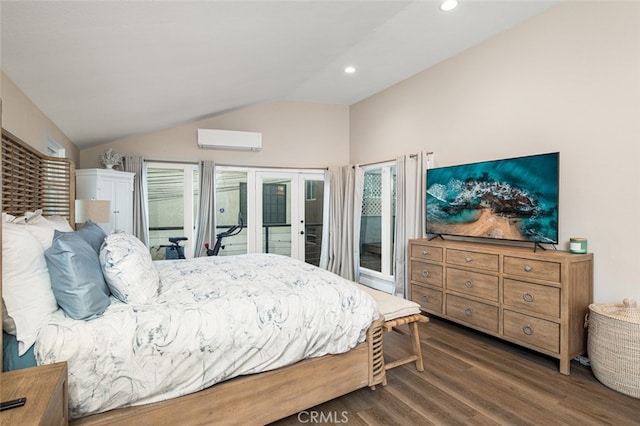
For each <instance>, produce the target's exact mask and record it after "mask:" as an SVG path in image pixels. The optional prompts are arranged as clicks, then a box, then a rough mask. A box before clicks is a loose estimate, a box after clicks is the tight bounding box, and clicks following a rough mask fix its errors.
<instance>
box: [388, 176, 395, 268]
mask: <svg viewBox="0 0 640 426" xmlns="http://www.w3.org/2000/svg"><path fill="white" fill-rule="evenodd" d="M390 169H391V170H390V172H391V182H390V185H391V191H389V192H390V193H391V200H390V203H389V207H390V210H391V211H390V212H389V214H388V216H387V217H389V218H390V220H391V224H390V229H389V232H390V234H391V235H390V238H389V239H388V240H387V241H389V246H390V247H389V254H390V258H389V259H387V265H389V270H390V271H391V275H395V270H394V263H395V262H394V261H393V260H394V258H395V257H394V251H393V250H394V248H395V244H394V242H395V240H396V239H395V230H396V166H391V167H390Z"/></svg>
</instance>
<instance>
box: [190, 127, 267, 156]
mask: <svg viewBox="0 0 640 426" xmlns="http://www.w3.org/2000/svg"><path fill="white" fill-rule="evenodd" d="M198 146H199V147H200V148H210V149H231V150H243V151H260V149H261V148H262V133H256V132H240V131H236V130H216V129H198Z"/></svg>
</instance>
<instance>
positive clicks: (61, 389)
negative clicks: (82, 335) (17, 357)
mask: <svg viewBox="0 0 640 426" xmlns="http://www.w3.org/2000/svg"><path fill="white" fill-rule="evenodd" d="M22 397H26V398H27V402H26V403H25V405H24V406H22V407H18V408H12V409H10V410H5V411H2V412H0V424H3V425H66V424H68V423H69V414H68V412H69V409H68V407H69V406H68V395H67V363H66V362H59V363H56V364H49V365H42V366H39V367H32V368H25V369H22V370H15V371H9V372H7V373H2V374H1V375H0V399H1V400H2V401H9V400H12V399H17V398H22Z"/></svg>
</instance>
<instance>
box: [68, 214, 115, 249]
mask: <svg viewBox="0 0 640 426" xmlns="http://www.w3.org/2000/svg"><path fill="white" fill-rule="evenodd" d="M75 233H76V234H78V235H79V236H80V237H81V238H82V239H83V240H85V241H86V242H88V243H89V245H90V246H91V247H92V248H93V249H94V250H95V252H96V253H97V254H98V255H100V247H102V243H103V242H104V239H105V237H106V236H107V234H105V232H104V231H103V230H102V228H100V226H98V225H96V224H95V223H93V222H92V221H91V220H87V221H86V222H85V223H84V225H82V227H81V228H80V229H78V230H77V231H75Z"/></svg>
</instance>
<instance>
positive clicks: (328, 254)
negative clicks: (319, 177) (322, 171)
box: [320, 166, 364, 281]
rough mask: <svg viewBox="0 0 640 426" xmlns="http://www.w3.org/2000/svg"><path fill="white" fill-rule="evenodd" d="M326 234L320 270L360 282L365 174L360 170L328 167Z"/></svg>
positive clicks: (350, 167) (324, 234) (356, 168)
mask: <svg viewBox="0 0 640 426" xmlns="http://www.w3.org/2000/svg"><path fill="white" fill-rule="evenodd" d="M327 175H328V179H327V180H328V181H329V196H328V198H329V206H328V212H329V214H328V216H327V217H326V221H325V223H326V229H327V232H324V233H323V241H322V252H321V256H320V267H321V268H324V269H327V270H329V271H331V272H333V273H335V274H338V275H340V276H342V277H344V278H347V279H349V280H353V281H357V279H358V275H359V265H360V250H359V241H360V216H361V212H362V192H363V187H364V171H363V170H362V169H361V168H359V167H353V166H342V167H337V166H336V167H329V169H328V170H327Z"/></svg>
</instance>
